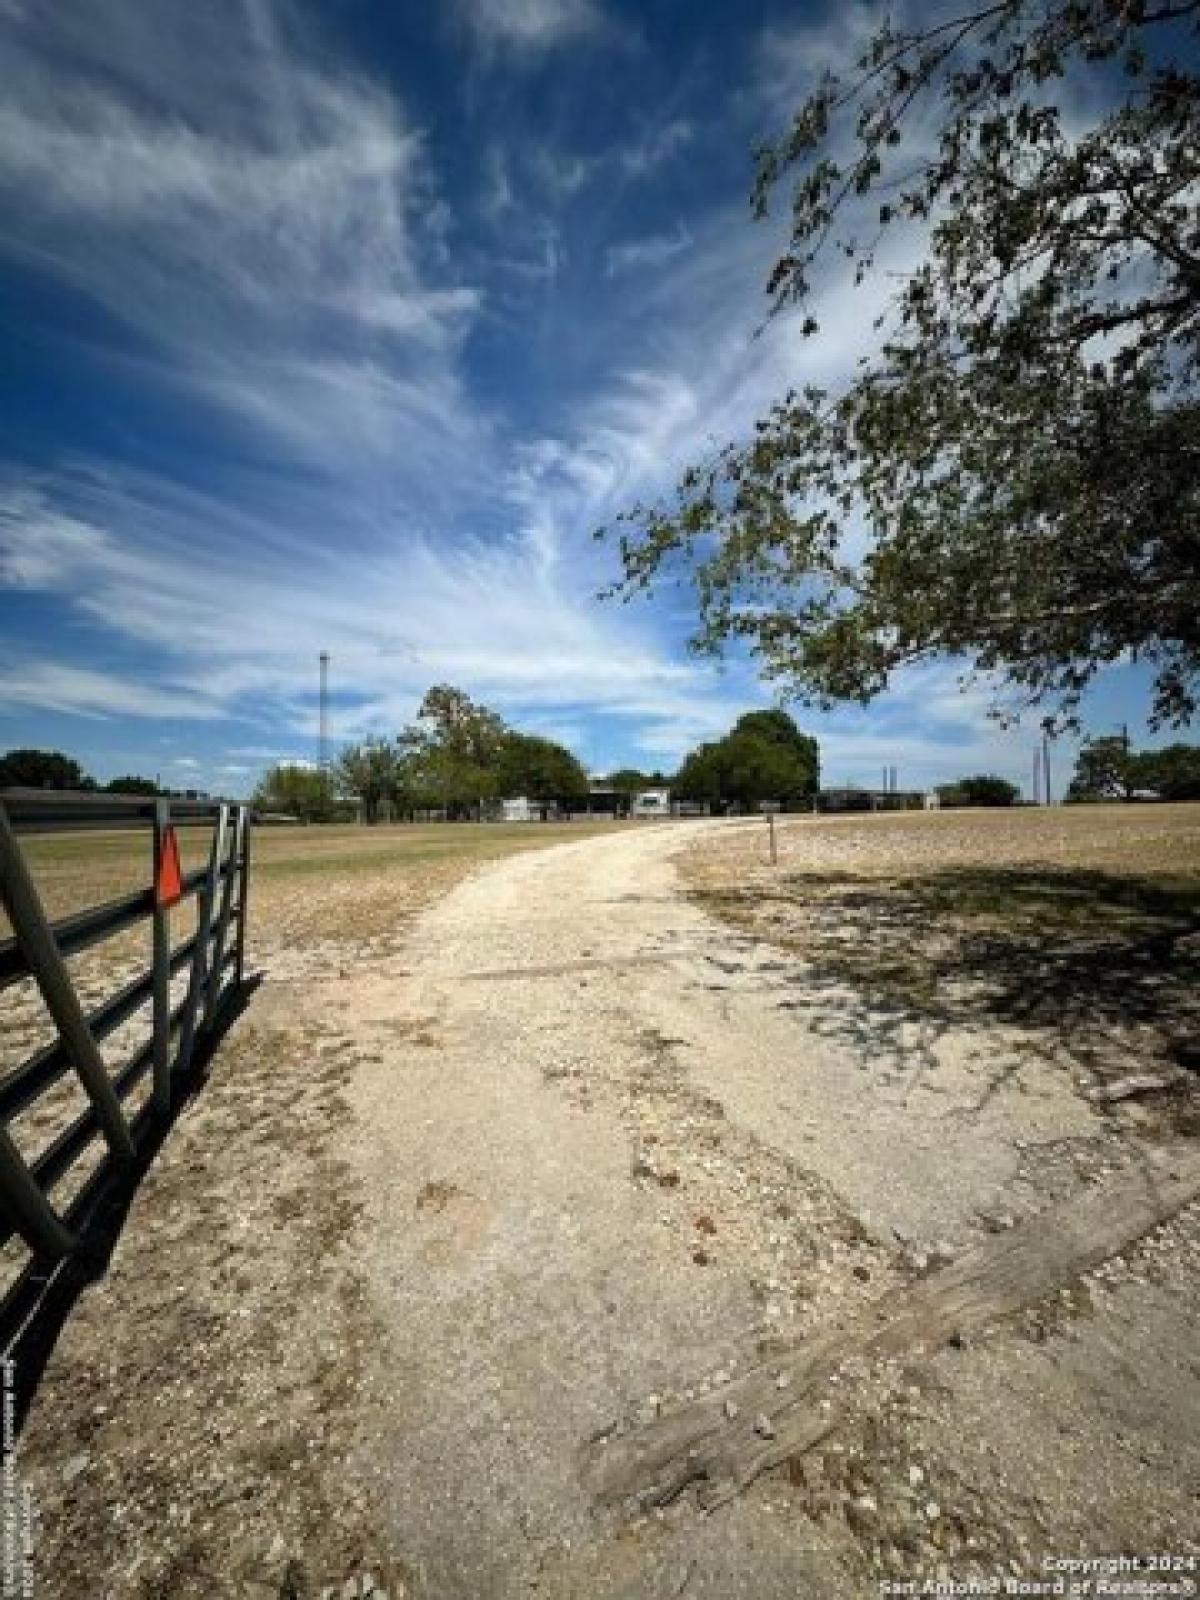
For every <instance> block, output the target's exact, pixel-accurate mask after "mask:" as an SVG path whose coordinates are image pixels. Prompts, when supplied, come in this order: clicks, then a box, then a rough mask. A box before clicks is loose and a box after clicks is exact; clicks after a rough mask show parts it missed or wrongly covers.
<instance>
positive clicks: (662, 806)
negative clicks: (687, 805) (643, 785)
mask: <svg viewBox="0 0 1200 1600" xmlns="http://www.w3.org/2000/svg"><path fill="white" fill-rule="evenodd" d="M629 815H630V816H631V817H669V816H670V815H671V791H670V790H669V789H642V790H641V791H640V792H639V793H637V794H635V795H634V797H633V802H632V804H631V805H630V807H629Z"/></svg>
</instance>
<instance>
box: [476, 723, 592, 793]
mask: <svg viewBox="0 0 1200 1600" xmlns="http://www.w3.org/2000/svg"><path fill="white" fill-rule="evenodd" d="M496 778H497V786H498V789H499V792H500V793H501V794H502V795H514V796H515V795H527V796H528V797H529V799H531V800H540V801H543V802H545V801H550V800H569V799H582V798H584V797H586V795H587V792H588V779H587V773H586V772H585V771H584V770H583V768H582V766H581V765H580V764H579V762H578V761H577V760H576V759H575V757H574V756H573V755H572V754H571V752H570V751H569V750H567V749H565V748H564V747H563V746H562V745H561V744H555V742H554V740H553V739H540V738H537V737H535V736H534V735H533V734H528V733H509V734H506V735H505V738H504V740H503V741H502V743H501V746H500V756H499V762H498V765H497V771H496Z"/></svg>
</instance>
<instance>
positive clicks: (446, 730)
mask: <svg viewBox="0 0 1200 1600" xmlns="http://www.w3.org/2000/svg"><path fill="white" fill-rule="evenodd" d="M334 775H335V781H336V784H337V788H338V791H339V792H340V793H342V794H345V795H352V796H353V797H354V798H356V799H357V800H359V801H360V802H361V804H362V809H363V818H364V821H366V822H376V821H378V819H379V817H380V816H381V815H382V813H383V810H384V808H385V806H386V808H387V810H388V811H389V812H390V813H391V814H392V815H393V816H396V815H411V814H412V813H413V812H414V811H421V810H438V811H445V812H446V813H447V815H449V816H451V817H468V816H473V815H476V814H478V812H479V810H480V808H481V807H483V806H485V805H486V804H487V803H488V802H489V801H493V800H496V799H499V798H500V797H501V796H503V795H512V796H516V795H526V796H528V797H529V798H530V799H532V800H538V801H541V802H543V803H545V802H548V801H554V800H568V799H571V798H572V797H580V796H583V795H586V794H587V791H588V781H587V774H586V773H585V772H584V770H583V768H582V767H581V766H580V764H579V762H578V761H577V760H576V759H575V757H574V756H573V755H572V754H571V752H570V751H569V750H567V749H565V748H564V747H563V746H562V745H560V744H556V743H555V742H554V740H552V739H543V738H539V737H537V736H536V735H534V734H527V733H521V732H519V731H517V730H516V729H513V728H510V727H508V726H507V724H506V723H505V721H504V719H503V718H502V717H501V716H499V715H498V714H497V713H496V712H494V711H491V710H489V708H488V707H487V706H483V705H480V704H478V702H476V701H474V700H472V699H471V697H470V696H469V695H468V694H466V693H465V692H464V691H463V690H461V689H456V688H454V687H453V686H452V685H450V684H438V685H436V686H435V687H434V688H432V689H430V690H429V692H428V694H426V696H425V697H424V699H423V700H422V702H421V706H420V710H419V712H418V715H417V720H416V721H415V722H413V723H411V724H410V725H409V726H408V727H407V728H405V729H404V730H403V731H402V732H401V733H400V734H399V735H398V736H397V737H396V738H394V739H390V740H388V739H368V740H365V741H363V742H362V743H359V744H354V745H350V746H348V747H347V748H346V749H345V750H344V751H343V752H342V754H341V756H340V757H339V759H338V762H337V765H336V767H335V769H334Z"/></svg>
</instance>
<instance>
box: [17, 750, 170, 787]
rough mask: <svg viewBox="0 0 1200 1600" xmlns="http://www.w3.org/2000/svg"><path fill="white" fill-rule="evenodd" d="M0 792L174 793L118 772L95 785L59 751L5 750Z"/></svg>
mask: <svg viewBox="0 0 1200 1600" xmlns="http://www.w3.org/2000/svg"><path fill="white" fill-rule="evenodd" d="M0 789H75V790H82V791H83V792H84V793H85V794H87V793H94V794H140V795H158V794H164V795H170V794H178V793H180V792H181V791H179V790H177V789H164V788H161V787H160V786H159V784H158V783H157V782H156V781H155V779H153V778H143V777H140V776H139V775H138V774H136V773H131V772H127V773H122V775H121V776H120V777H117V778H110V779H109V780H108V782H107V783H98V782H97V781H96V779H95V778H93V777H92V776H91V775H90V774H89V773H87V772H85V771H84V769H83V768H82V766H80V764H79V762H78V761H76V760H75V759H74V758H73V757H72V756H67V755H63V753H62V751H61V750H9V751H8V752H7V753H6V754H4V755H2V756H0Z"/></svg>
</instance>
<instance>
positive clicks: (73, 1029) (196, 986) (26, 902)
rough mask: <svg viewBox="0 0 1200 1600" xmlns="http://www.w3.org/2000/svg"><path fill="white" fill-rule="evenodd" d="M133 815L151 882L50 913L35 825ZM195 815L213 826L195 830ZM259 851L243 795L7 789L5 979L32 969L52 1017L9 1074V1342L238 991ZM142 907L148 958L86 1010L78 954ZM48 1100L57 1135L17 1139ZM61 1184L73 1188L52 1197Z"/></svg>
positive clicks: (4, 1190) (5, 1105) (152, 1131)
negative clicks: (184, 924)
mask: <svg viewBox="0 0 1200 1600" xmlns="http://www.w3.org/2000/svg"><path fill="white" fill-rule="evenodd" d="M130 829H133V830H139V831H141V832H142V833H143V834H144V835H145V837H146V843H147V850H146V873H147V877H148V879H149V882H148V884H146V885H145V886H144V887H141V888H138V889H137V890H136V891H135V892H133V893H130V894H126V895H123V896H122V897H120V898H118V899H114V900H110V901H108V902H107V903H104V904H100V905H95V906H91V907H89V908H87V909H84V910H75V911H73V912H72V914H70V915H69V916H65V917H62V918H60V919H59V920H57V921H51V920H50V919H49V918H48V917H47V915H46V912H45V910H44V908H43V904H42V899H41V897H40V895H39V893H38V890H37V888H36V887H35V884H34V880H33V877H32V876H31V873H30V870H29V865H28V863H27V859H26V857H27V851H26V850H25V849H24V848H23V841H24V840H25V836H32V835H38V836H43V837H42V838H40V839H39V847H40V848H41V849H42V850H43V852H45V851H46V850H47V848H49V850H50V851H53V849H54V841H53V840H51V839H47V838H45V837H44V836H48V835H53V836H57V835H62V834H73V835H75V834H83V833H86V832H87V831H91V830H105V831H109V830H130ZM177 830H178V832H177ZM196 830H204V832H203V833H201V834H200V835H199V837H197V833H196ZM180 834H182V835H183V836H184V837H185V838H186V839H187V840H188V841H189V842H190V843H192V844H193V845H194V844H196V843H197V842H198V843H199V844H200V846H201V849H202V850H203V848H204V846H205V845H207V852H206V853H207V860H206V861H205V862H204V864H202V865H200V866H198V867H195V868H193V869H192V870H191V871H186V872H185V871H184V870H183V869H182V866H181V859H180V851H179V835H180ZM83 842H84V844H85V845H86V840H85V841H83ZM249 863H250V814H249V811H248V809H247V807H245V806H234V805H230V804H226V803H224V802H219V801H200V800H175V799H171V800H167V799H154V798H141V797H131V796H118V795H96V794H75V793H54V792H46V791H42V790H24V789H9V790H0V904H2V905H3V908H4V910H5V911H6V912H7V915H8V920H9V923H10V925H11V931H12V936H11V937H10V938H7V939H4V940H2V941H0V990H6V989H9V988H11V986H12V985H14V984H16V983H18V982H20V981H21V980H22V979H26V978H32V979H33V980H34V982H35V983H36V985H37V989H38V990H39V991H40V995H41V999H42V1001H43V1003H44V1005H45V1009H46V1011H47V1012H48V1013H49V1016H50V1018H51V1019H52V1021H53V1024H54V1027H55V1029H56V1030H57V1037H56V1038H55V1039H54V1040H53V1042H51V1043H48V1044H45V1045H44V1046H43V1047H42V1048H41V1049H39V1050H37V1051H36V1052H35V1053H34V1054H33V1055H30V1056H29V1057H28V1058H27V1059H26V1060H24V1061H22V1062H21V1063H20V1064H19V1065H15V1066H10V1067H9V1068H8V1070H7V1071H5V1072H4V1073H3V1075H2V1076H0V1251H2V1252H3V1254H4V1257H5V1258H6V1259H9V1260H10V1261H11V1260H12V1259H13V1257H12V1251H13V1245H14V1241H16V1240H17V1239H19V1240H22V1241H23V1242H24V1244H25V1246H27V1247H28V1249H27V1252H19V1254H20V1255H21V1256H24V1260H23V1262H19V1263H18V1265H17V1268H16V1274H15V1279H14V1274H13V1270H12V1267H11V1266H10V1269H9V1271H8V1273H7V1274H6V1278H7V1281H5V1279H4V1278H0V1349H3V1348H4V1347H5V1346H6V1345H7V1344H8V1343H9V1342H10V1340H11V1339H12V1337H13V1336H14V1334H15V1331H16V1329H17V1327H18V1326H19V1324H20V1322H21V1320H22V1318H23V1317H24V1316H25V1315H26V1314H27V1310H28V1306H29V1302H30V1293H31V1290H32V1291H33V1292H34V1293H35V1294H36V1292H37V1290H38V1287H39V1286H42V1287H44V1286H45V1284H46V1283H47V1282H48V1281H49V1279H50V1278H51V1277H52V1276H53V1274H54V1273H55V1271H56V1270H57V1268H58V1266H59V1265H61V1264H62V1263H63V1262H64V1261H66V1260H68V1259H70V1258H71V1257H73V1256H75V1255H77V1254H79V1253H80V1251H81V1247H82V1246H84V1245H85V1244H86V1229H87V1221H88V1218H89V1215H90V1213H91V1211H92V1209H93V1207H94V1205H95V1202H96V1200H97V1198H98V1197H99V1195H100V1194H101V1193H102V1192H103V1188H104V1185H105V1184H106V1182H107V1181H108V1180H110V1179H111V1178H113V1177H114V1176H115V1175H120V1174H121V1173H128V1172H130V1171H131V1170H133V1169H134V1168H135V1167H136V1166H137V1163H138V1160H139V1156H140V1155H143V1154H144V1151H145V1148H146V1146H147V1145H148V1144H149V1143H151V1142H152V1141H153V1139H154V1138H155V1137H157V1136H160V1135H161V1132H162V1129H163V1128H164V1126H165V1125H166V1123H167V1121H168V1120H169V1118H170V1115H171V1112H172V1109H173V1107H174V1106H176V1105H177V1103H178V1100H179V1097H180V1091H181V1089H183V1088H185V1087H186V1085H187V1083H188V1081H189V1077H190V1076H191V1075H192V1068H193V1064H194V1062H195V1060H196V1052H197V1049H198V1046H200V1045H201V1044H203V1043H206V1042H208V1041H209V1040H211V1038H212V1036H213V1035H214V1034H215V1031H216V1029H217V1027H218V1025H219V1024H220V1023H221V1021H222V1020H223V1018H224V1016H225V1015H226V1014H227V1012H228V1010H229V1007H230V1003H231V1001H232V1000H234V999H235V998H236V996H237V995H238V994H240V992H241V990H242V984H243V965H244V956H245V941H246V905H247V889H248V883H249ZM193 896H194V897H196V904H195V927H194V931H191V932H190V933H189V935H188V936H187V937H185V938H183V939H181V940H180V941H179V942H177V943H175V944H172V930H171V911H172V908H173V907H175V906H177V905H180V904H181V903H186V902H189V901H190V900H191V899H192V897H193ZM189 921H190V919H189ZM144 923H149V933H150V938H149V941H148V948H147V957H148V963H147V965H146V967H145V969H144V970H143V971H141V972H140V973H139V974H138V975H137V976H136V977H134V978H133V979H132V981H125V982H124V983H123V984H122V986H121V987H120V988H118V989H117V990H116V992H115V993H112V994H110V995H109V997H108V998H107V999H106V1000H104V1001H103V1003H102V1004H100V1005H97V1006H95V1007H94V1008H93V1009H91V1010H89V1011H86V1012H85V1010H84V1008H83V1005H82V1004H81V1002H80V999H79V995H78V993H77V988H76V983H75V981H73V978H72V974H71V971H70V969H69V967H68V964H67V963H68V961H69V960H70V958H72V957H74V956H76V955H79V954H80V953H81V952H83V951H86V950H89V949H90V948H91V947H93V946H97V945H100V944H101V943H102V942H103V941H106V940H109V939H112V938H113V937H114V936H116V935H119V934H122V933H125V932H126V931H127V930H129V929H131V928H134V927H136V926H137V925H138V924H144ZM93 971H94V969H93ZM185 974H186V987H185V988H182V991H181V986H182V984H183V981H184V975H185ZM173 991H174V992H173ZM139 1012H141V1013H143V1014H144V1016H145V1021H146V1026H145V1028H144V1030H143V1031H144V1034H145V1036H144V1037H143V1038H141V1040H140V1042H139V1043H138V1044H137V1045H136V1046H135V1047H134V1048H133V1050H132V1053H131V1054H129V1056H128V1058H127V1059H126V1060H124V1062H123V1064H121V1065H119V1066H117V1067H116V1068H115V1069H114V1070H110V1068H109V1067H108V1066H106V1064H105V1061H104V1058H103V1056H102V1054H101V1051H100V1044H99V1042H100V1041H101V1040H103V1039H105V1038H107V1037H108V1036H109V1035H112V1034H113V1033H115V1032H116V1030H117V1029H119V1028H120V1027H121V1026H122V1025H123V1024H127V1023H128V1024H130V1026H131V1027H132V1022H131V1019H133V1018H135V1017H136V1016H137V1014H138V1013H139ZM147 1074H150V1077H151V1081H150V1089H149V1093H148V1094H145V1091H143V1094H144V1100H143V1103H142V1104H141V1106H140V1107H139V1108H138V1109H137V1110H136V1111H133V1112H129V1111H128V1110H127V1107H126V1104H125V1103H126V1102H128V1101H130V1100H131V1099H132V1098H133V1097H134V1090H135V1088H136V1086H137V1085H138V1084H139V1083H141V1082H142V1080H143V1079H145V1077H146V1075H147ZM72 1075H74V1079H75V1080H76V1081H77V1083H78V1085H79V1086H81V1087H82V1090H83V1094H84V1097H85V1104H86V1109H85V1110H84V1111H83V1112H82V1114H80V1115H77V1116H75V1117H74V1118H73V1120H70V1121H68V1122H67V1124H66V1126H63V1127H59V1126H57V1125H54V1113H55V1102H54V1100H53V1099H52V1098H50V1097H52V1096H54V1095H55V1094H57V1095H58V1096H59V1097H60V1098H62V1097H63V1093H64V1083H65V1084H66V1086H67V1087H70V1080H71V1076H72ZM75 1098H76V1103H78V1099H79V1096H78V1094H76V1095H75ZM39 1109H40V1110H41V1111H42V1112H43V1113H44V1114H45V1116H49V1117H50V1120H51V1123H52V1137H51V1138H50V1141H49V1143H47V1144H46V1145H45V1146H44V1148H41V1149H39V1150H38V1151H37V1152H36V1153H32V1152H31V1151H30V1150H28V1149H27V1148H26V1149H25V1150H23V1149H22V1148H21V1143H24V1144H25V1145H26V1146H28V1144H29V1139H28V1137H26V1138H25V1139H24V1140H23V1141H21V1142H19V1141H18V1139H17V1138H16V1137H14V1132H13V1124H14V1122H16V1120H17V1119H19V1118H20V1117H21V1116H22V1115H23V1114H26V1115H28V1114H29V1113H31V1112H34V1113H36V1112H37V1111H38V1110H39ZM34 1120H35V1121H36V1120H37V1119H36V1117H35V1119H34ZM43 1120H45V1118H44V1117H43ZM97 1138H99V1139H100V1140H102V1141H103V1148H101V1149H99V1150H97V1148H96V1146H95V1143H94V1141H96V1140H97ZM85 1153H90V1154H91V1155H92V1157H93V1158H94V1159H95V1160H96V1164H95V1165H94V1167H93V1170H92V1171H91V1172H90V1173H89V1174H88V1175H87V1177H86V1179H85V1180H84V1181H83V1182H82V1184H79V1183H74V1184H73V1183H72V1182H71V1178H70V1174H71V1173H72V1171H73V1170H74V1172H75V1174H76V1176H78V1173H79V1169H80V1166H81V1165H82V1158H83V1157H84V1156H85ZM96 1158H98V1159H96ZM59 1186H62V1187H63V1188H64V1189H66V1190H68V1191H71V1190H73V1192H71V1193H70V1194H69V1196H68V1198H66V1199H60V1200H58V1201H56V1199H55V1194H54V1191H55V1189H56V1187H59Z"/></svg>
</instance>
